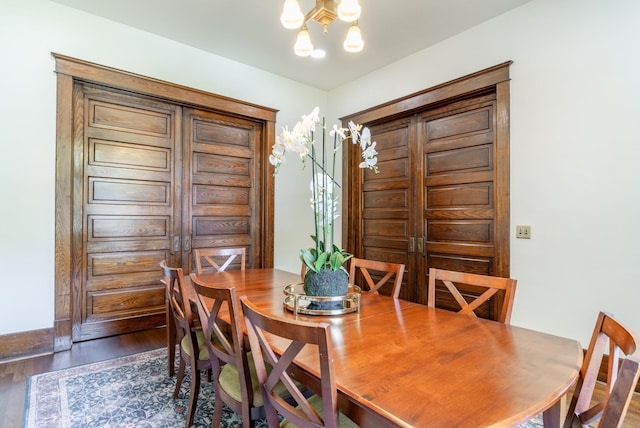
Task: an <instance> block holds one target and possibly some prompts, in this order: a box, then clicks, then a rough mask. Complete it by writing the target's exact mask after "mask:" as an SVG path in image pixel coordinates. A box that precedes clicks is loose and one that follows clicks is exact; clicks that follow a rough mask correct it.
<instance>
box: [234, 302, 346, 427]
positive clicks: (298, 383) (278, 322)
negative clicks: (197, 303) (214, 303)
mask: <svg viewBox="0 0 640 428" xmlns="http://www.w3.org/2000/svg"><path fill="white" fill-rule="evenodd" d="M240 302H241V305H242V311H243V313H244V320H245V325H246V330H247V335H248V337H249V346H250V347H251V354H252V357H253V360H254V363H255V367H256V372H257V376H258V379H259V382H260V389H261V392H262V395H263V401H264V405H265V412H266V415H267V422H268V424H269V426H270V427H277V426H280V427H287V428H289V427H300V428H307V427H330V428H334V427H338V426H340V427H356V426H357V425H356V424H355V423H354V422H353V421H352V420H351V419H349V418H348V417H347V416H346V415H344V414H343V413H342V412H339V411H338V392H337V386H336V380H335V376H334V372H333V342H332V340H331V332H330V325H329V324H327V323H311V322H305V321H298V320H294V319H280V318H274V317H271V316H268V315H265V314H263V313H261V312H260V310H259V309H258V307H257V306H255V305H254V304H253V303H251V301H250V300H249V299H248V298H247V297H246V296H242V297H241V298H240ZM274 338H275V340H279V339H285V342H283V343H284V344H286V349H283V352H282V353H281V354H280V355H278V354H276V353H275V352H274V351H273V349H272V348H271V345H270V341H271V340H274ZM279 343H280V342H279ZM306 345H313V346H311V347H310V348H307V347H306ZM283 346H284V345H283ZM303 348H305V350H307V349H308V350H309V352H314V353H315V354H317V355H318V357H317V361H318V364H319V367H320V379H319V382H320V385H319V390H320V394H319V395H318V394H314V395H309V394H305V393H304V391H303V390H302V389H301V388H303V386H307V387H309V386H310V385H305V384H304V381H305V379H306V378H305V377H304V376H300V379H295V380H294V377H293V376H292V375H291V373H292V371H295V367H294V359H295V358H296V356H297V355H298V354H299V353H300V351H301V350H302V349H303ZM268 367H270V368H271V370H270V371H268ZM307 380H308V379H307ZM279 384H282V385H284V387H285V388H286V392H287V394H286V395H287V398H286V399H285V398H283V394H282V393H281V391H278V390H277V389H276V387H277V386H278V385H279ZM278 413H279V414H280V415H282V416H283V417H284V420H283V421H282V422H279V421H278Z"/></svg>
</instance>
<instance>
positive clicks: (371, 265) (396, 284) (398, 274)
mask: <svg viewBox="0 0 640 428" xmlns="http://www.w3.org/2000/svg"><path fill="white" fill-rule="evenodd" d="M358 272H360V273H361V274H362V276H363V277H364V279H365V283H366V286H367V289H368V290H367V291H369V292H371V293H374V294H379V290H380V288H381V287H382V286H383V285H384V284H386V283H387V281H389V280H390V279H391V278H392V277H394V276H395V278H394V281H393V288H392V289H391V296H392V297H393V298H394V299H397V298H398V297H399V296H400V289H401V288H402V277H403V276H404V264H402V263H391V262H381V261H377V260H368V259H360V258H356V257H353V258H351V265H350V266H349V280H350V281H352V282H353V281H355V277H356V274H357V273H358ZM372 273H373V274H374V275H376V274H377V275H380V274H381V273H382V274H384V275H383V276H382V278H380V280H378V282H375V280H374V279H373V278H372V277H371V274H372ZM363 290H365V289H364V288H363Z"/></svg>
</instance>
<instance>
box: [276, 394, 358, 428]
mask: <svg viewBox="0 0 640 428" xmlns="http://www.w3.org/2000/svg"><path fill="white" fill-rule="evenodd" d="M308 401H309V404H311V407H313V408H314V410H315V411H316V412H318V414H320V415H322V414H323V411H322V397H320V396H319V395H312V396H311V397H309V400H308ZM297 409H300V407H297ZM338 425H339V426H341V427H345V428H357V427H358V426H359V425H358V424H356V423H355V422H353V421H352V420H351V419H349V418H348V417H347V416H346V415H345V414H344V413H342V412H338ZM280 428H296V426H295V425H294V424H292V423H291V422H289V421H288V420H286V419H283V420H282V422H280Z"/></svg>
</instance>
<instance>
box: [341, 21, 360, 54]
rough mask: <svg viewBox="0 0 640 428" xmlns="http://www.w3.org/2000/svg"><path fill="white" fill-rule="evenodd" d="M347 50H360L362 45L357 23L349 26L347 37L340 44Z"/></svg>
mask: <svg viewBox="0 0 640 428" xmlns="http://www.w3.org/2000/svg"><path fill="white" fill-rule="evenodd" d="M342 46H343V47H344V50H345V51H347V52H360V51H362V48H363V47H364V41H363V40H362V33H360V27H358V25H357V24H353V25H352V26H351V27H349V31H348V32H347V38H346V39H344V44H343V45H342Z"/></svg>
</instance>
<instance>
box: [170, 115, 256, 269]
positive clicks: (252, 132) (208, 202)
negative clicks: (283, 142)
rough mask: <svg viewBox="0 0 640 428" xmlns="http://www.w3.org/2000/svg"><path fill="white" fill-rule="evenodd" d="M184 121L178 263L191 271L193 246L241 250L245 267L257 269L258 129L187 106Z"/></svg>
mask: <svg viewBox="0 0 640 428" xmlns="http://www.w3.org/2000/svg"><path fill="white" fill-rule="evenodd" d="M184 118H185V120H184V123H185V126H184V163H183V170H184V181H183V187H184V190H185V203H184V206H183V217H184V218H185V221H184V222H183V233H182V237H183V238H182V242H183V248H182V254H183V257H182V258H183V265H184V266H185V267H188V268H189V270H194V271H195V261H194V260H193V257H192V250H193V249H196V248H211V247H244V248H246V255H247V261H246V267H247V268H250V267H258V266H259V260H260V241H259V236H261V234H262V224H261V222H260V220H259V219H260V213H261V212H262V200H261V198H260V193H261V187H260V185H259V183H258V182H257V181H258V179H259V177H260V173H259V165H260V164H261V162H262V160H261V155H260V151H259V150H256V147H258V146H259V144H260V141H261V139H262V126H261V124H260V123H259V122H256V121H250V120H246V119H240V118H234V117H229V116H226V115H221V114H217V113H211V112H206V111H202V110H197V109H190V108H185V110H184ZM239 263H240V261H239V260H236V261H235V262H234V264H236V265H239ZM233 268H234V266H233V265H232V266H231V267H229V269H233Z"/></svg>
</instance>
